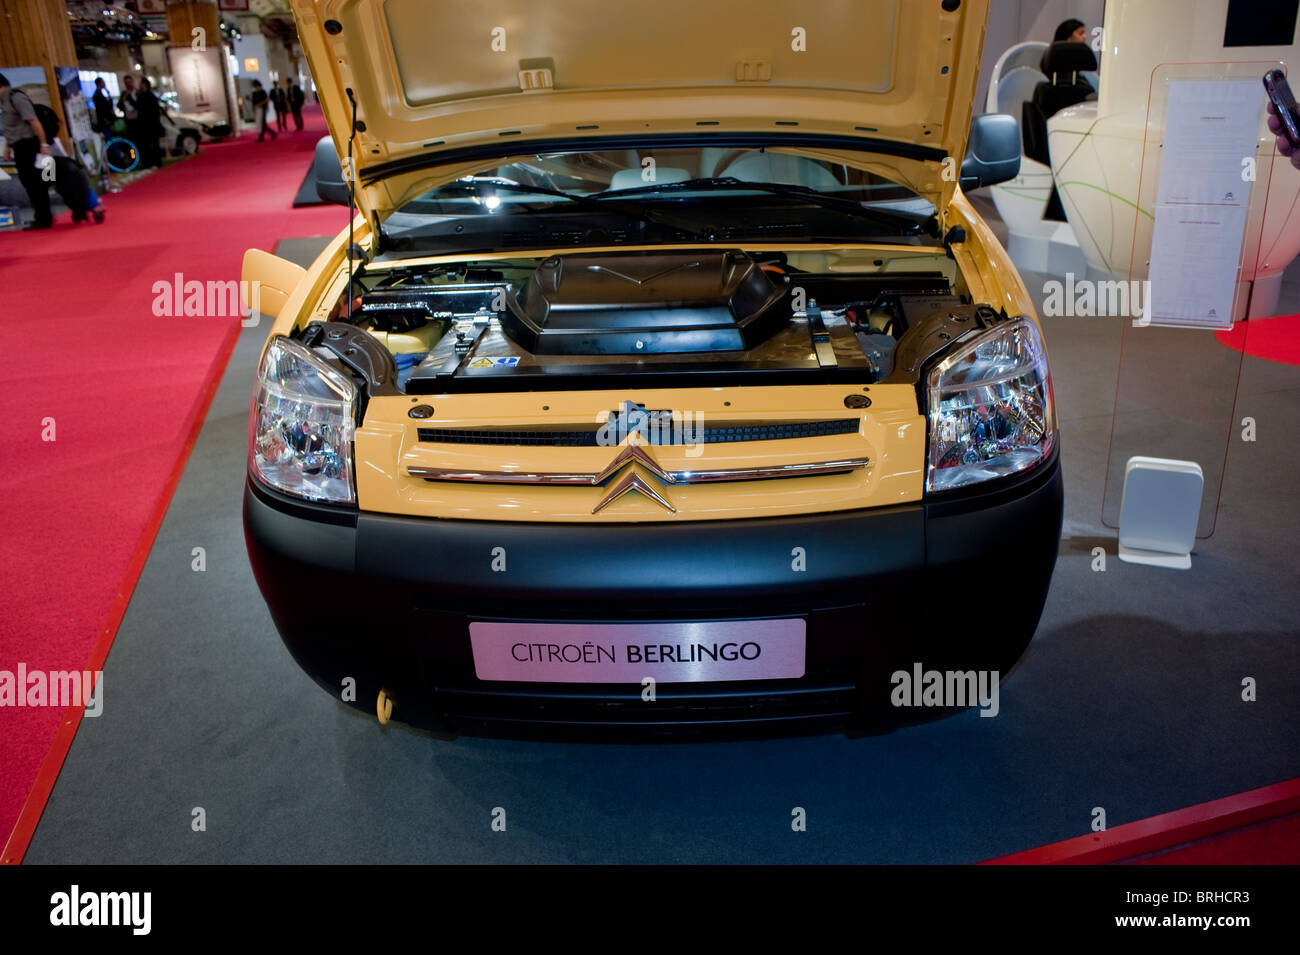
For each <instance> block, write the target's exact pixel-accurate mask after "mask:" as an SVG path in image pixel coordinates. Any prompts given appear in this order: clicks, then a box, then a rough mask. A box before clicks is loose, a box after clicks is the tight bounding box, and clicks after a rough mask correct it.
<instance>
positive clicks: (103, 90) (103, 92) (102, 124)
mask: <svg viewBox="0 0 1300 955" xmlns="http://www.w3.org/2000/svg"><path fill="white" fill-rule="evenodd" d="M90 102H91V106H92V108H93V109H94V110H95V130H96V132H98V133H99V134H100V135H102V136H105V137H108V136H112V135H113V124H114V123H115V122H117V110H115V109H113V97H111V96H109V95H108V87H107V86H105V85H104V78H103V77H102V76H99V77H96V78H95V95H94V96H92V97H91V98H90Z"/></svg>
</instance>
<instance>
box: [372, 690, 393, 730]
mask: <svg viewBox="0 0 1300 955" xmlns="http://www.w3.org/2000/svg"><path fill="white" fill-rule="evenodd" d="M375 715H376V716H378V717H379V725H380V726H387V725H388V721H389V720H391V719H392V718H393V698H392V697H391V696H389V695H388V691H387V690H380V691H379V699H377V700H375Z"/></svg>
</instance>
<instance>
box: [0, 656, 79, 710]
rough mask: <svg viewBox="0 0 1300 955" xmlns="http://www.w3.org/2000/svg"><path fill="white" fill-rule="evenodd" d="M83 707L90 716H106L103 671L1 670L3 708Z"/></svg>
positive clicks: (22, 666)
mask: <svg viewBox="0 0 1300 955" xmlns="http://www.w3.org/2000/svg"><path fill="white" fill-rule="evenodd" d="M5 706H14V707H26V706H32V707H36V706H57V707H68V706H84V707H85V708H86V715H87V716H99V715H100V714H101V713H103V712H104V673H103V671H102V670H28V669H27V664H26V663H20V664H18V670H17V672H16V673H15V672H14V671H12V670H0V707H5Z"/></svg>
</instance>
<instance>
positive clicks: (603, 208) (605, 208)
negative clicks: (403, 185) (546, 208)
mask: <svg viewBox="0 0 1300 955" xmlns="http://www.w3.org/2000/svg"><path fill="white" fill-rule="evenodd" d="M480 183H483V184H485V185H489V186H491V188H493V189H496V190H500V191H501V192H512V193H516V194H529V193H535V194H537V195H542V196H554V197H555V198H556V199H566V200H568V201H569V202H572V203H574V204H575V205H577V207H578V208H582V209H590V210H591V211H593V212H615V213H618V214H619V215H624V216H627V217H629V218H632V219H639V220H640V221H642V222H649V223H651V224H653V225H663V226H668V227H669V228H672V229H677V230H678V231H679V232H685V233H686V234H687V235H690V236H692V237H693V238H696V239H703V240H705V241H707V242H712V241H714V239H715V234H714V233H715V231H716V230H715V229H714V228H713V227H712V226H710V225H708V224H707V223H705V224H704V225H701V224H700V223H698V222H688V221H686V220H683V219H679V218H677V217H676V216H674V215H671V214H668V213H665V212H663V211H662V210H660V209H647V208H645V207H644V206H641V205H628V204H627V203H619V202H606V201H604V200H600V199H595V198H593V197H591V196H577V195H573V194H572V193H568V192H564V191H563V190H560V189H552V188H551V187H549V186H528V185H524V184H523V183H521V182H515V181H514V180H512V179H475V180H471V181H470V182H466V183H462V185H466V186H470V185H472V186H474V187H475V189H474V192H475V193H477V194H479V195H482V194H483V191H482V190H481V189H479V188H477V187H478V185H479V184H480ZM448 185H452V183H448Z"/></svg>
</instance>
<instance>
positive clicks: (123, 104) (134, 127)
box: [117, 73, 144, 160]
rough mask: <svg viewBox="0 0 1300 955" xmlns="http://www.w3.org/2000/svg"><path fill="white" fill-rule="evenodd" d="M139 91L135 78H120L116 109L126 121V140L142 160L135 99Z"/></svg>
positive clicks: (141, 145)
mask: <svg viewBox="0 0 1300 955" xmlns="http://www.w3.org/2000/svg"><path fill="white" fill-rule="evenodd" d="M139 95H140V91H139V90H137V89H136V88H135V77H134V76H132V75H131V74H130V73H127V74H126V75H125V76H123V77H122V95H121V96H119V97H118V98H117V108H118V109H120V110H121V111H122V118H123V119H124V120H125V121H126V138H127V139H129V140H131V142H133V143H134V144H135V148H136V152H138V153H140V158H141V160H143V159H144V145H143V144H142V143H141V142H140V113H139V111H138V110H137V109H136V98H137V97H138V96H139Z"/></svg>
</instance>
